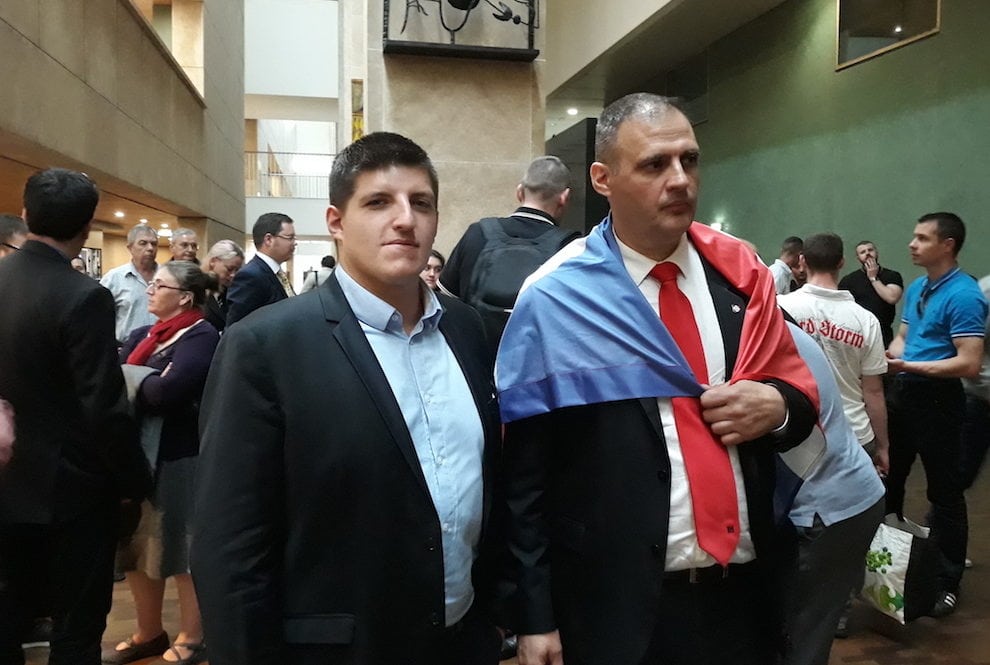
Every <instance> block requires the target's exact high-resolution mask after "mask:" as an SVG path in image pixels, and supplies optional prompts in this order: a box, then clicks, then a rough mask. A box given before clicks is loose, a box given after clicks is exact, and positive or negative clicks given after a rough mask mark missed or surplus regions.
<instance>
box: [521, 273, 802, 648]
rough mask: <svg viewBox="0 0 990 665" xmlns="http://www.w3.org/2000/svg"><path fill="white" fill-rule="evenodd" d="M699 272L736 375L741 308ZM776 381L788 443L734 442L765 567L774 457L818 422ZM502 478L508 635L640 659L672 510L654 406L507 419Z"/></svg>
mask: <svg viewBox="0 0 990 665" xmlns="http://www.w3.org/2000/svg"><path fill="white" fill-rule="evenodd" d="M705 268H706V277H707V278H708V282H709V290H710V292H711V294H712V299H713V301H714V304H715V310H716V314H717V316H718V319H719V325H720V327H721V329H722V336H723V342H724V347H725V356H726V371H727V372H728V373H729V375H730V376H731V372H732V368H733V367H734V366H735V360H736V356H737V355H738V350H739V336H740V333H741V331H742V318H743V312H744V311H745V308H746V300H745V298H744V297H743V296H742V295H741V294H739V293H738V292H736V291H735V290H734V289H732V287H731V286H729V284H728V283H727V282H726V281H725V279H724V278H723V277H722V276H721V275H720V274H718V273H717V272H716V271H715V270H714V269H712V268H711V266H709V265H707V264H706V265H705ZM773 383H774V385H775V386H777V387H778V388H779V389H780V390H781V392H782V393H783V394H784V397H785V400H786V401H787V403H788V408H789V411H790V418H791V420H790V425H789V427H788V431H787V436H786V437H784V438H783V439H780V440H771V439H770V437H764V438H763V439H760V440H758V441H752V442H749V443H746V444H744V445H741V446H739V461H740V465H741V467H742V472H743V478H744V482H745V488H746V497H747V506H748V512H749V518H750V531H751V534H752V536H753V540H754V544H755V546H756V550H757V560H758V562H759V563H758V565H760V564H764V563H767V562H769V561H770V560H771V559H770V554H771V551H770V550H771V549H772V547H773V544H774V537H775V531H774V527H773V512H772V507H773V506H772V498H773V497H772V494H773V487H774V459H773V455H772V454H773V452H774V450H775V449H781V448H786V447H789V446H791V445H795V444H796V443H798V442H800V441H801V440H803V439H804V438H805V437H806V436H807V435H808V434H809V433H810V430H811V427H812V425H813V424H814V422H815V414H814V411H813V408H812V406H811V404H810V402H808V401H807V399H806V398H805V397H803V396H802V395H801V394H800V393H799V392H798V391H797V390H796V389H794V388H793V387H791V386H789V385H787V384H786V383H783V382H778V381H774V382H773ZM505 470H506V471H505V473H506V478H505V493H506V497H507V499H508V503H509V506H510V509H511V512H512V515H511V517H510V525H511V527H510V530H509V549H510V551H511V552H512V553H513V554H514V563H513V570H512V571H511V572H510V573H509V575H508V578H509V580H508V582H507V584H506V585H505V587H504V589H505V592H506V594H507V595H509V596H510V597H511V601H510V602H509V606H510V608H511V610H510V611H511V612H512V613H513V614H514V617H513V619H512V620H511V622H510V623H511V625H512V628H513V629H514V630H515V631H516V632H517V633H521V634H534V633H545V632H550V631H552V630H555V629H559V630H560V633H561V639H562V642H563V647H564V661H565V662H566V663H567V665H593V664H594V665H597V664H599V663H639V662H641V660H642V658H643V655H644V653H645V652H646V649H647V647H648V646H649V642H650V639H651V638H652V636H653V633H654V628H655V613H656V608H657V607H658V599H659V595H660V589H661V585H662V582H663V575H664V563H665V558H666V545H667V526H668V514H669V510H670V483H671V477H670V460H669V458H668V455H667V446H666V441H665V439H664V436H663V427H662V424H661V422H660V413H659V409H658V407H657V402H656V400H655V399H653V398H648V399H630V400H623V401H616V402H606V403H601V404H591V405H585V406H576V407H570V408H565V409H559V410H556V411H553V412H550V413H548V414H543V415H539V416H534V417H531V418H526V419H523V420H520V421H517V422H514V423H510V424H509V425H507V426H506V440H505ZM767 590H768V593H769V591H770V587H769V586H767ZM751 600H752V602H753V603H754V611H763V612H767V613H768V614H769V612H770V609H769V608H768V607H767V605H769V602H767V603H765V604H763V605H761V604H760V602H761V599H758V598H754V599H751ZM717 635H718V627H717V626H716V627H713V633H712V638H713V639H716V636H717Z"/></svg>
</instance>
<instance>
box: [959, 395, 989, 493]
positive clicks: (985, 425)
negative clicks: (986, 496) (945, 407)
mask: <svg viewBox="0 0 990 665" xmlns="http://www.w3.org/2000/svg"><path fill="white" fill-rule="evenodd" d="M987 448H990V402H987V401H986V400H985V399H980V398H979V397H976V396H974V395H966V417H965V418H964V419H963V425H962V450H960V451H959V454H960V460H959V473H960V474H961V477H960V479H959V482H960V483H962V486H963V489H967V490H968V489H969V488H970V487H972V486H973V483H974V482H975V481H976V476H977V474H978V473H979V472H980V469H981V468H982V467H983V460H985V459H986V457H987Z"/></svg>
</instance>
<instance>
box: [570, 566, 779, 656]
mask: <svg viewBox="0 0 990 665" xmlns="http://www.w3.org/2000/svg"><path fill="white" fill-rule="evenodd" d="M745 568H746V572H745V573H743V574H731V573H730V575H729V576H728V577H726V578H724V579H719V578H718V576H715V578H709V579H703V580H702V581H699V582H697V583H691V582H690V581H688V580H686V579H674V580H670V581H668V580H666V579H665V580H664V582H663V587H662V590H661V596H660V607H659V608H658V612H657V623H656V627H655V629H654V633H653V639H652V641H651V643H650V646H649V648H648V650H647V653H646V656H645V657H644V658H643V660H642V663H643V665H667V664H668V663H676V664H677V665H724V664H726V663H731V664H732V665H768V663H773V662H774V657H775V656H774V654H775V652H776V645H777V639H778V635H779V626H778V624H777V618H778V615H779V612H778V611H777V609H776V608H775V607H774V601H773V596H772V593H771V591H770V585H769V584H767V583H766V578H765V577H763V576H762V575H760V574H759V568H758V566H757V564H756V563H755V562H753V563H750V564H746V565H745ZM564 662H567V653H566V651H565V653H564Z"/></svg>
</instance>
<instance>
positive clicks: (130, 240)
mask: <svg viewBox="0 0 990 665" xmlns="http://www.w3.org/2000/svg"><path fill="white" fill-rule="evenodd" d="M143 235H148V236H154V238H155V242H156V243H157V242H158V232H157V231H155V230H154V229H153V228H151V227H150V226H148V225H147V224H137V225H136V226H133V227H131V230H130V231H128V232H127V246H128V247H130V246H131V245H133V244H134V241H135V240H137V239H138V236H143Z"/></svg>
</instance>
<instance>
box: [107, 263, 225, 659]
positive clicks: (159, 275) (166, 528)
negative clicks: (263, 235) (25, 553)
mask: <svg viewBox="0 0 990 665" xmlns="http://www.w3.org/2000/svg"><path fill="white" fill-rule="evenodd" d="M216 288H217V283H216V280H215V278H214V276H212V275H208V274H207V273H204V272H203V271H202V270H200V268H199V266H197V265H196V264H195V263H192V262H190V261H170V262H169V263H166V264H165V265H163V266H161V267H160V268H159V269H158V271H157V272H156V273H155V276H154V279H153V280H152V281H151V282H150V283H149V284H148V311H149V312H151V313H152V314H153V315H154V316H156V317H157V318H158V322H157V323H155V324H154V325H152V326H144V327H142V328H138V329H136V330H135V331H134V332H132V333H131V335H130V337H129V338H128V339H127V341H126V342H125V344H124V346H123V348H122V349H121V358H122V359H123V360H124V370H125V376H126V377H127V378H128V383H129V388H133V387H134V386H136V397H135V400H134V402H135V407H136V409H137V412H138V415H139V418H140V422H141V445H142V447H143V449H144V452H145V456H146V457H147V458H148V462H149V464H151V466H152V470H153V472H154V478H155V489H154V492H153V495H152V498H151V500H150V501H145V502H144V503H143V504H142V505H141V506H140V518H139V520H138V521H137V527H136V530H135V531H134V533H133V536H131V537H130V538H129V539H127V540H126V542H122V543H121V546H120V549H119V551H118V564H119V565H120V566H121V567H122V568H123V569H124V570H125V572H126V576H127V582H128V585H129V586H130V588H131V592H132V593H133V595H134V604H135V607H136V609H137V632H135V633H134V634H133V635H131V636H130V637H129V638H128V639H126V640H124V641H123V642H121V643H119V644H117V645H116V647H114V648H112V649H108V650H106V651H105V652H104V653H103V662H104V663H108V664H120V663H129V662H133V661H136V660H141V659H144V658H148V657H151V656H159V657H161V658H162V660H164V661H165V662H168V663H183V664H186V663H190V664H191V663H199V662H202V661H204V660H205V659H206V650H205V647H204V645H203V628H202V621H201V619H200V613H199V604H198V603H197V601H196V593H195V590H194V588H193V583H192V577H191V575H190V574H189V540H190V539H189V534H190V522H191V520H192V501H193V478H194V476H195V473H196V460H197V457H198V455H199V435H198V431H197V423H198V420H199V401H200V398H201V396H202V393H203V386H204V385H205V383H206V375H207V372H208V371H209V368H210V362H211V360H212V359H213V352H214V350H215V349H216V346H217V342H218V340H219V335H218V333H217V331H216V329H215V328H214V327H213V326H212V325H210V323H209V322H208V321H206V320H205V319H204V313H203V307H204V304H205V302H206V298H207V291H208V290H211V289H212V290H215V289H216ZM169 577H171V578H173V579H174V580H175V585H176V588H177V590H178V595H179V633H178V635H177V636H176V639H175V642H174V643H172V644H171V645H170V643H169V638H168V635H167V634H166V633H165V631H164V629H163V627H162V596H163V594H164V591H165V580H166V578H169Z"/></svg>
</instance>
